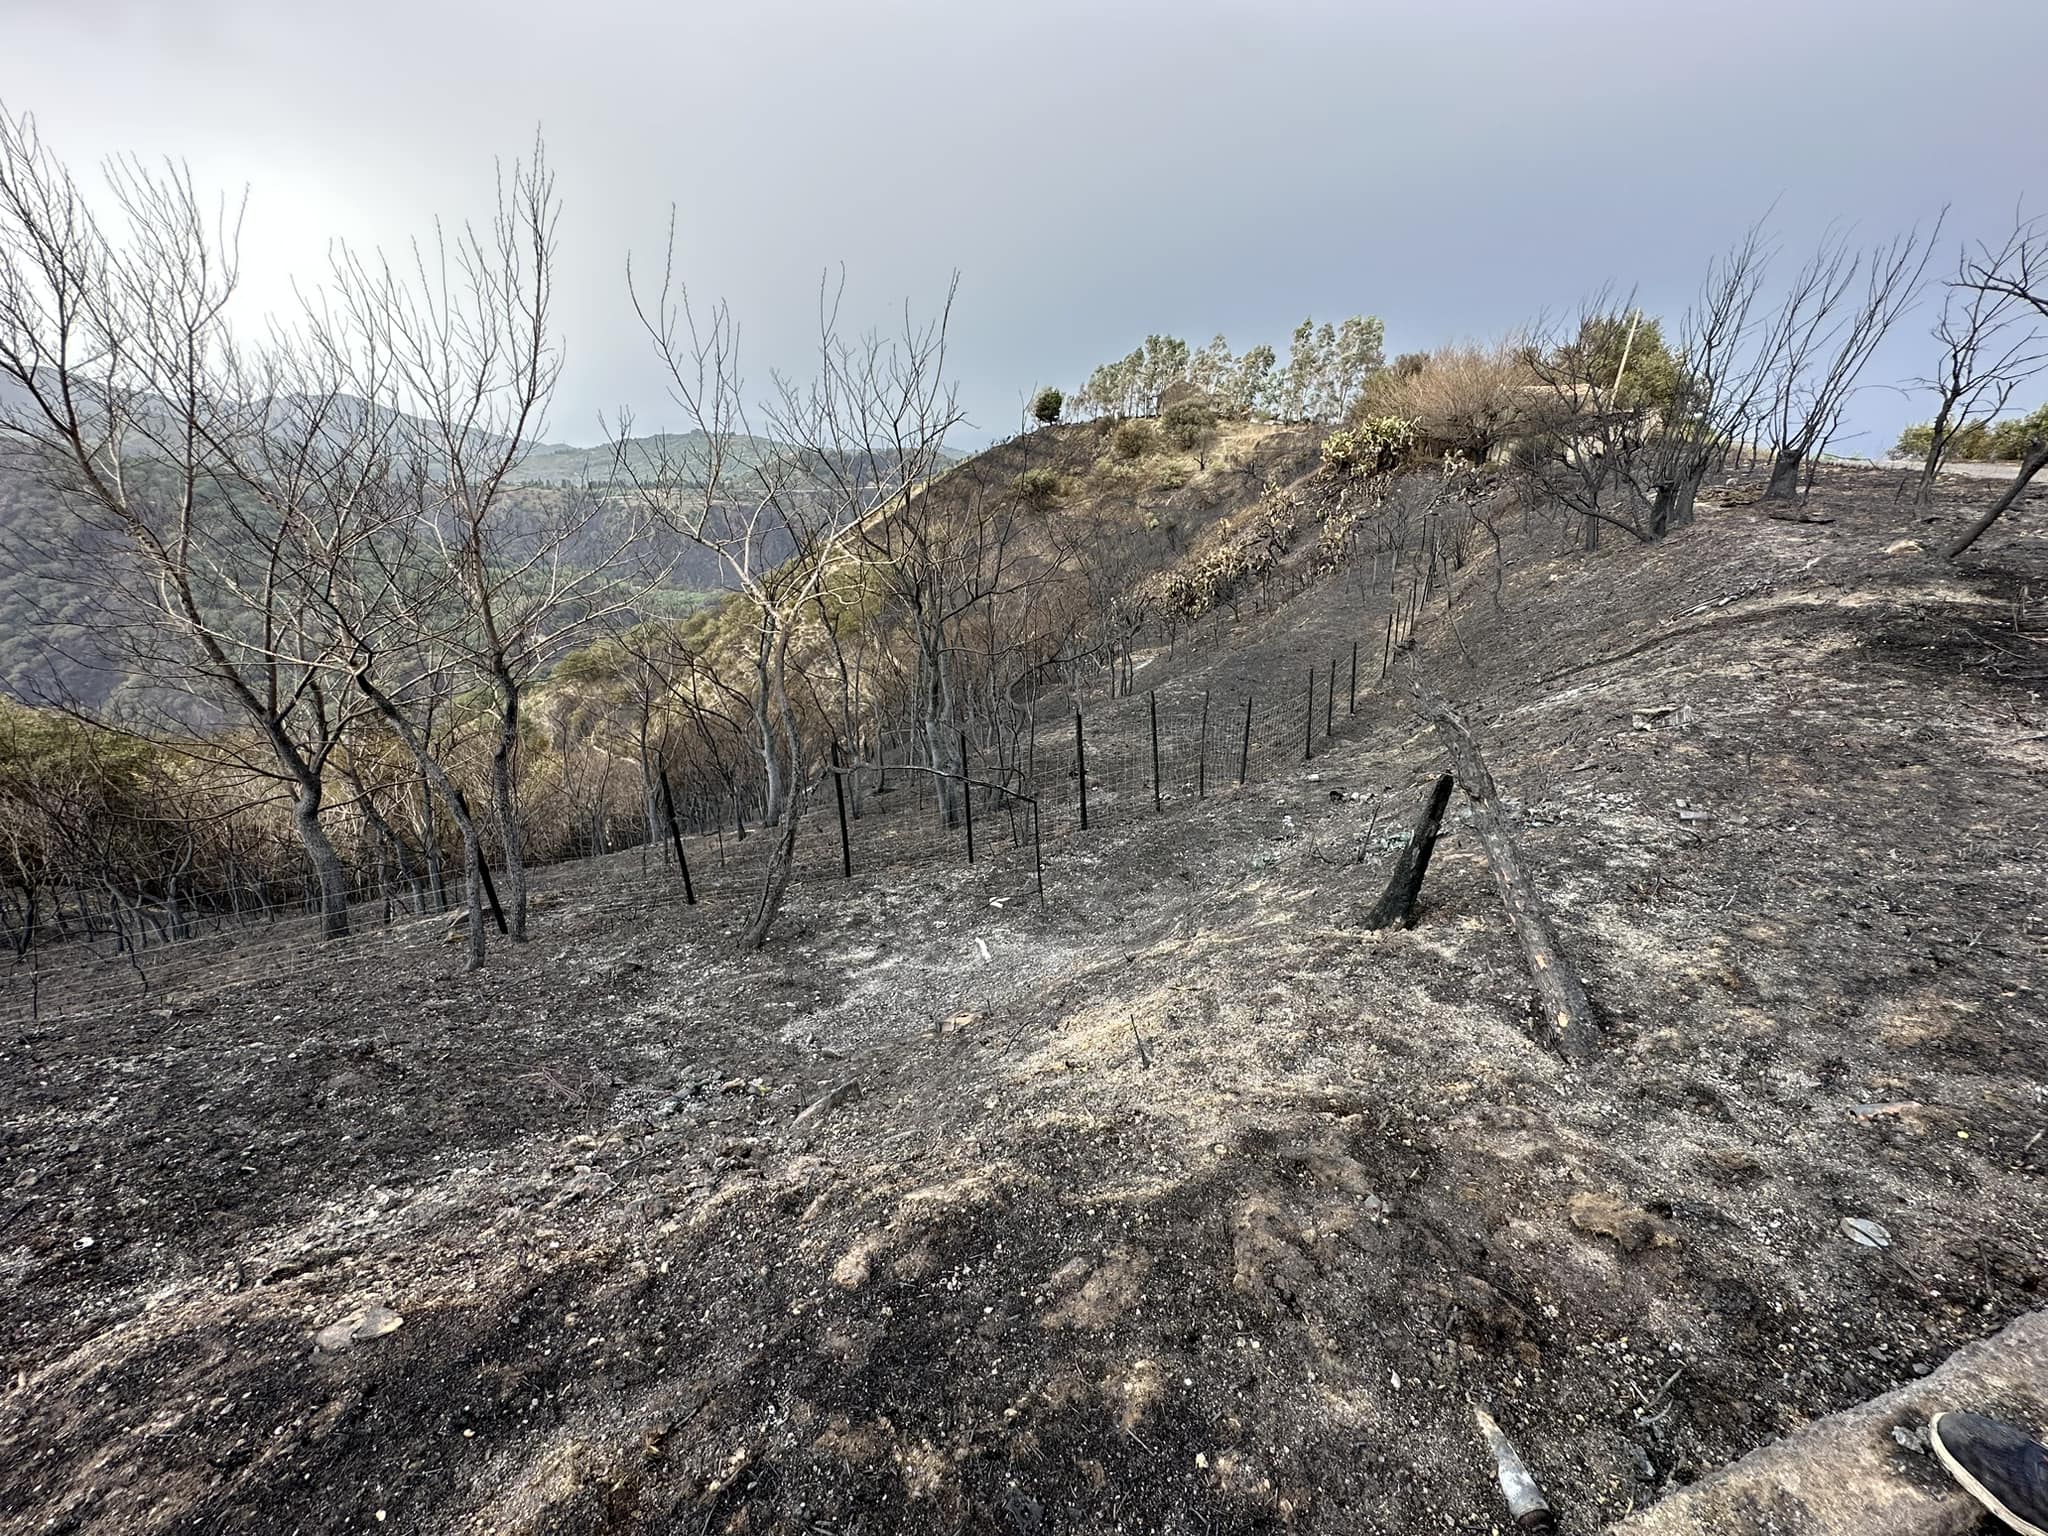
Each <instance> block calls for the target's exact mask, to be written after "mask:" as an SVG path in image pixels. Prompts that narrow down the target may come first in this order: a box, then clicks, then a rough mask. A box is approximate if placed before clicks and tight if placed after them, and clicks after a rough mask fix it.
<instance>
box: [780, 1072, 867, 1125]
mask: <svg viewBox="0 0 2048 1536" xmlns="http://www.w3.org/2000/svg"><path fill="white" fill-rule="evenodd" d="M861 1092H862V1090H861V1086H860V1079H859V1078H857V1077H849V1078H848V1079H847V1080H846V1081H845V1082H843V1083H841V1084H840V1085H839V1086H838V1087H837V1088H834V1089H833V1090H832V1091H831V1092H830V1093H821V1094H819V1095H818V1097H816V1098H815V1099H813V1100H811V1102H810V1103H809V1104H808V1105H807V1106H805V1108H804V1111H803V1113H802V1114H800V1115H798V1116H797V1117H796V1119H794V1120H792V1121H791V1122H790V1127H789V1128H790V1129H791V1130H793V1131H798V1130H803V1129H804V1128H806V1127H808V1126H812V1125H816V1124H817V1123H818V1122H819V1121H820V1120H822V1119H824V1118H825V1116H826V1115H828V1114H830V1113H831V1112H832V1111H833V1110H835V1109H838V1108H840V1107H842V1106H843V1105H847V1104H852V1103H854V1102H856V1101H857V1100H858V1099H859V1098H860V1097H861Z"/></svg>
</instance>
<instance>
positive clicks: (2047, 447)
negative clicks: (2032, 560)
mask: <svg viewBox="0 0 2048 1536" xmlns="http://www.w3.org/2000/svg"><path fill="white" fill-rule="evenodd" d="M2044 467H2048V440H2044V439H2042V438H2036V439H2035V440H2034V441H2033V443H2032V444H2030V445H2029V449H2028V453H2027V456H2026V458H2025V459H2024V460H2022V461H2021V463H2020V472H2019V474H2018V475H2016V476H2015V477H2014V478H2013V482H2012V484H2011V485H2009V486H2007V487H2006V488H2005V494H2004V495H2003V496H2001V497H1999V498H1998V500H1997V501H1995V502H1993V503H1992V504H1991V510H1990V511H1988V512H1986V513H1985V514H1984V515H1983V516H1982V517H1980V518H1978V519H1977V521H1976V522H1974V523H1972V524H1971V525H1970V530H1969V532H1967V533H1965V534H1964V535H1963V536H1962V537H1961V538H1960V539H1957V540H1956V541H1955V543H1953V544H1951V545H1949V547H1948V557H1949V559H1951V560H1953V559H1955V558H1956V556H1958V555H1960V554H1961V553H1962V552H1963V551H1964V550H1966V549H1968V548H1969V547H1970V546H1971V545H1972V544H1974V543H1976V542H1977V541H1978V540H1979V539H1981V538H1983V537H1984V535H1985V534H1986V533H1987V532H1989V531H1990V528H1991V525H1992V524H1993V523H1995V522H1997V521H1998V520H1999V519H2000V518H2001V517H2003V516H2005V513H2006V509H2007V508H2008V507H2010V506H2011V505H2012V504H2013V503H2014V502H2016V501H2018V500H2019V499H2020V497H2021V496H2023V495H2025V494H2026V489H2027V483H2028V482H2029V481H2030V480H2032V479H2033V478H2034V476H2036V475H2038V474H2039V473H2041V471H2042V469H2043V468H2044Z"/></svg>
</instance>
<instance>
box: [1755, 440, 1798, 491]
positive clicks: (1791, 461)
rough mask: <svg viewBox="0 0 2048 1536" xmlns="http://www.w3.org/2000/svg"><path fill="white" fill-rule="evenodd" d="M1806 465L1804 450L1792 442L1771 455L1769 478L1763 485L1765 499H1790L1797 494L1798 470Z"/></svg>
mask: <svg viewBox="0 0 2048 1536" xmlns="http://www.w3.org/2000/svg"><path fill="white" fill-rule="evenodd" d="M1805 467H1806V450H1805V449H1804V448H1800V447H1796V446H1794V445H1792V444H1789V443H1788V444H1786V445H1784V446H1782V447H1780V448H1779V449H1778V450H1777V452H1775V453H1774V454H1772V455H1771V480H1770V484H1768V485H1766V486H1765V487H1764V500H1765V501H1791V500H1793V499H1795V498H1796V497H1797V496H1798V495H1799V472H1800V471H1801V470H1802V469H1804V468H1805Z"/></svg>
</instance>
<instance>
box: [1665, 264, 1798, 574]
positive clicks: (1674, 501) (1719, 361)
mask: <svg viewBox="0 0 2048 1536" xmlns="http://www.w3.org/2000/svg"><path fill="white" fill-rule="evenodd" d="M1768 262H1769V253H1768V251H1767V249H1766V247H1765V243H1764V239H1763V234H1762V231H1761V229H1760V228H1759V227H1757V226H1754V225H1752V226H1751V227H1750V228H1749V229H1748V230H1746V231H1744V232H1743V235H1742V237H1741V238H1740V239H1739V240H1737V241H1736V242H1735V244H1734V245H1732V246H1731V247H1729V249H1728V250H1727V251H1726V252H1725V253H1724V254H1723V255H1721V256H1720V257H1718V258H1716V259H1715V260H1714V262H1713V263H1712V264H1711V265H1709V267H1708V268H1707V274H1706V276H1705V278H1704V279H1702V281H1701V283H1700V290H1699V293H1698V295H1697V296H1696V297H1695V298H1694V300H1693V302H1692V304H1691V305H1690V306H1689V307H1688V308H1687V309H1686V311H1685V314H1684V315H1683V316H1682V317H1680V320H1679V323H1678V331H1677V335H1676V336H1675V337H1674V338H1673V340H1674V343H1675V345H1674V353H1675V356H1676V358H1677V360H1678V379H1677V384H1676V387H1675V389H1674V391H1673V393H1672V397H1671V399H1670V400H1669V402H1667V404H1666V407H1665V409H1664V412H1663V417H1662V420H1661V421H1660V422H1659V423H1658V428H1657V431H1656V432H1655V434H1654V435H1653V436H1652V438H1651V440H1650V443H1649V447H1648V451H1647V452H1646V453H1645V454H1644V455H1643V458H1642V463H1641V468H1640V474H1641V478H1642V481H1643V483H1644V484H1645V486H1646V488H1647V490H1648V493H1649V496H1650V511H1649V533H1650V537H1652V538H1656V539H1661V538H1663V537H1664V536H1665V534H1666V533H1668V532H1669V531H1671V530H1672V529H1674V528H1679V527H1683V526H1685V525H1686V524H1688V523H1690V522H1691V521H1692V518H1693V504H1694V502H1695V500H1696V499H1697V498H1698V496H1699V490H1700V486H1701V485H1702V484H1704V483H1705V481H1706V478H1707V476H1708V475H1709V474H1711V473H1713V472H1714V471H1715V466H1716V465H1718V464H1720V463H1721V462H1722V461H1723V459H1724V458H1725V456H1726V455H1727V454H1728V452H1729V451H1730V449H1731V448H1733V447H1734V446H1735V445H1736V444H1738V443H1740V442H1742V441H1743V440H1744V439H1745V438H1746V437H1747V436H1748V435H1749V433H1750V431H1751V429H1752V426H1753V424H1754V422H1755V420H1756V417H1757V412H1758V408H1759V402H1760V401H1761V400H1762V399H1763V396H1764V394H1765V391H1766V387H1767V385H1768V383H1769V381H1770V377H1771V371H1772V367H1773V363H1774V354H1773V351H1772V346H1771V338H1770V336H1769V335H1768V334H1766V335H1765V336H1763V337H1762V338H1759V336H1758V334H1757V332H1758V329H1759V328H1758V326H1757V324H1756V323H1755V321H1754V320H1753V318H1752V317H1753V315H1754V312H1755V309H1756V302H1757V295H1758V292H1759V290H1760V288H1761V286H1762V283H1763V278H1764V273H1765V270H1766V267H1767V266H1768Z"/></svg>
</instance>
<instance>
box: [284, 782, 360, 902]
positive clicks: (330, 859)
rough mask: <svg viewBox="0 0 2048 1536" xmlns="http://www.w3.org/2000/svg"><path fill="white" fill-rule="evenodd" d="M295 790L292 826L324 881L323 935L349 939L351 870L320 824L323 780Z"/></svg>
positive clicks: (310, 861) (321, 887)
mask: <svg viewBox="0 0 2048 1536" xmlns="http://www.w3.org/2000/svg"><path fill="white" fill-rule="evenodd" d="M294 790H295V793H294V794H293V797H292V828H293V830H294V831H296V832H297V833H298V835H299V846H300V847H302V848H304V849H305V850H306V859H307V862H308V863H310V864H311V865H312V866H313V876H314V878H315V879H316V880H318V881H319V882H320V935H321V937H322V938H328V939H343V938H347V937H348V871H347V870H345V869H344V868H343V867H342V863H341V855H340V854H338V853H336V852H335V851H334V840H333V839H332V838H330V837H329V836H328V835H327V829H326V828H325V827H323V826H322V825H321V824H320V799H321V787H320V780H319V779H318V778H317V777H312V778H309V779H308V780H307V781H305V782H302V783H300V784H297V785H295V786H294Z"/></svg>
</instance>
